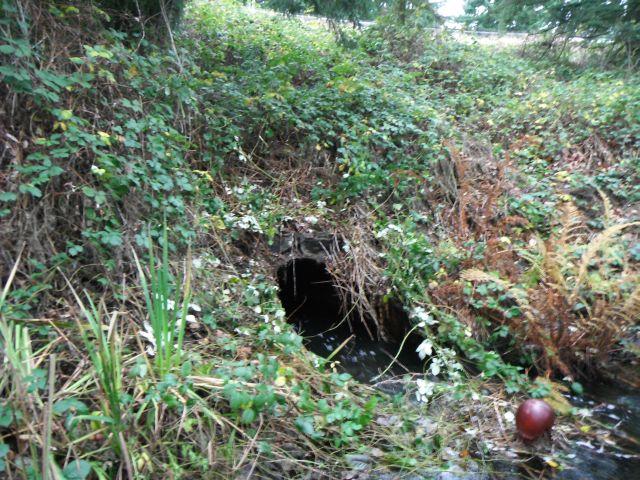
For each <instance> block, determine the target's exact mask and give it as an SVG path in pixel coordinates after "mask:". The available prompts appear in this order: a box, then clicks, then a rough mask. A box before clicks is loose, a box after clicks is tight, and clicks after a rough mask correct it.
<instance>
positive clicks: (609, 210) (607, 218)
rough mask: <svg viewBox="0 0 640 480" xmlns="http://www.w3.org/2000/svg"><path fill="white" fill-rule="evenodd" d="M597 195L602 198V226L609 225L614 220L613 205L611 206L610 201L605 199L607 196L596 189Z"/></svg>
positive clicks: (607, 198)
mask: <svg viewBox="0 0 640 480" xmlns="http://www.w3.org/2000/svg"><path fill="white" fill-rule="evenodd" d="M598 194H599V195H600V198H602V205H603V206H604V224H605V225H610V224H611V223H612V222H613V220H615V215H614V213H613V205H612V204H611V200H609V197H607V194H606V193H604V192H603V191H602V190H600V189H599V188H598Z"/></svg>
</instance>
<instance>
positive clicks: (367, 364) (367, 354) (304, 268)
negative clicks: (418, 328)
mask: <svg viewBox="0 0 640 480" xmlns="http://www.w3.org/2000/svg"><path fill="white" fill-rule="evenodd" d="M278 284H279V287H280V290H279V296H280V301H281V302H282V305H283V307H284V309H285V311H286V313H287V318H288V321H289V323H291V324H293V325H294V327H295V328H296V330H297V331H298V333H299V334H300V335H302V337H303V338H304V343H305V346H306V347H307V348H308V349H309V350H311V351H312V352H314V353H315V354H317V355H320V356H322V357H325V358H331V359H332V360H335V361H337V362H339V368H340V369H342V370H343V371H346V372H347V373H350V374H351V375H352V376H353V377H354V378H356V379H357V380H359V381H361V382H366V383H370V382H372V381H374V379H376V377H378V376H379V375H380V374H381V373H382V372H383V371H384V370H385V369H387V367H388V366H389V365H390V364H391V368H389V369H388V371H387V372H386V373H385V374H384V376H382V377H380V378H377V379H376V380H375V381H376V382H379V381H381V380H387V379H389V378H392V377H394V376H399V375H403V374H406V373H415V372H421V371H422V364H421V362H420V361H419V358H418V355H417V354H416V353H415V348H416V346H417V344H418V343H419V342H420V340H421V339H420V338H419V337H418V336H411V337H410V338H407V339H406V340H405V342H404V346H403V347H402V350H401V351H400V354H399V355H398V357H397V358H396V360H395V361H394V357H396V354H397V353H398V351H399V350H400V347H401V344H402V340H403V338H404V335H405V334H406V332H407V331H409V328H410V325H409V320H408V318H407V317H406V314H405V313H404V311H403V309H402V307H401V306H398V305H396V304H393V303H391V304H386V305H385V306H384V308H383V309H381V310H383V311H386V312H390V314H391V315H394V318H392V319H390V320H391V321H390V326H391V328H390V331H391V332H392V338H390V339H387V340H380V339H378V338H372V336H371V335H370V333H369V332H370V331H371V326H372V322H371V321H370V319H367V318H360V316H359V315H358V314H357V313H356V311H355V310H356V309H354V308H352V306H350V305H344V304H343V302H342V300H341V298H340V295H339V294H338V287H337V286H336V285H335V284H334V282H333V279H332V277H331V275H330V274H329V272H328V271H327V268H326V266H325V265H324V264H323V263H321V262H318V261H316V260H314V259H311V258H297V259H293V260H290V261H289V262H287V263H286V264H284V265H282V266H281V267H280V268H279V269H278ZM364 322H369V323H368V325H369V328H365V324H364Z"/></svg>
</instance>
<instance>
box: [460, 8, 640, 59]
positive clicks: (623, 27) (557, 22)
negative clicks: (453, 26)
mask: <svg viewBox="0 0 640 480" xmlns="http://www.w3.org/2000/svg"><path fill="white" fill-rule="evenodd" d="M465 13H466V15H465V17H464V21H465V22H466V23H467V25H470V26H475V27H477V28H480V29H490V30H507V31H516V32H530V33H549V34H553V35H556V36H566V37H580V38H583V39H585V40H587V41H609V42H611V43H612V44H613V45H615V46H616V47H617V51H614V53H618V54H620V53H624V54H625V56H626V57H627V58H636V57H637V56H638V54H639V53H640V1H638V0H570V1H566V0H468V1H467V4H466V9H465Z"/></svg>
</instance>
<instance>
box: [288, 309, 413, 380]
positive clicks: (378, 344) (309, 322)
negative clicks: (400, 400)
mask: <svg viewBox="0 0 640 480" xmlns="http://www.w3.org/2000/svg"><path fill="white" fill-rule="evenodd" d="M318 316H319V317H321V315H318ZM296 320H297V323H296V327H297V330H298V331H299V333H300V334H301V335H302V336H303V337H304V342H305V346H306V347H307V348H308V349H309V350H311V351H312V352H314V353H315V354H317V355H320V356H321V357H325V358H327V357H328V356H329V355H331V353H332V352H333V351H334V350H336V349H337V348H338V347H340V345H341V344H342V343H343V342H344V341H345V340H346V339H348V338H351V340H349V341H348V342H347V343H346V344H345V345H344V346H343V347H342V348H341V349H340V350H339V351H338V353H336V354H335V355H334V356H333V357H332V360H335V361H337V362H338V368H339V369H340V370H341V371H344V372H346V373H349V374H350V375H351V376H353V377H354V378H355V379H356V380H358V381H360V382H362V383H375V382H378V381H382V380H389V379H391V378H394V377H398V376H402V375H403V374H406V373H415V372H421V371H422V365H421V363H420V362H419V358H418V355H417V353H415V351H413V349H412V348H411V347H410V346H409V345H408V344H405V346H404V348H402V350H401V351H400V354H399V355H398V356H397V359H396V360H395V361H394V358H395V357H396V355H397V354H398V350H399V349H400V345H399V344H395V343H385V342H382V341H379V340H372V339H371V338H370V337H369V335H368V333H367V332H366V331H360V332H357V334H355V335H353V336H352V334H351V329H350V327H349V324H348V323H347V321H346V320H345V321H343V322H342V323H338V324H337V325H335V324H328V323H327V322H326V321H323V318H316V315H314V314H312V313H308V312H307V313H305V314H304V315H301V316H299V317H298V318H297V319H296ZM389 366H390V368H389V369H388V370H387V371H386V373H384V375H382V376H380V375H381V374H382V373H383V372H384V371H385V370H386V369H387V367H389ZM377 377H379V378H377Z"/></svg>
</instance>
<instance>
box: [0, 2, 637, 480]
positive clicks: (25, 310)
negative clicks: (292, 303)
mask: <svg viewBox="0 0 640 480" xmlns="http://www.w3.org/2000/svg"><path fill="white" fill-rule="evenodd" d="M2 9H3V10H2V11H3V15H2V22H1V23H0V37H1V38H0V40H1V45H0V54H1V58H2V66H1V67H0V75H1V76H2V86H1V89H0V95H1V97H2V107H1V108H2V110H1V112H2V124H1V125H0V136H1V138H2V142H3V149H2V154H1V155H2V156H1V158H0V162H1V163H0V165H1V175H0V184H1V185H2V193H0V216H1V226H0V231H1V233H2V252H1V254H0V260H1V262H2V268H3V270H2V275H3V285H4V291H3V294H2V299H1V301H0V313H1V315H2V320H1V323H0V336H1V338H2V340H1V342H2V351H3V355H4V357H3V358H4V361H3V363H2V366H1V368H2V371H3V374H2V377H1V379H0V390H1V391H2V397H3V399H2V400H1V401H0V470H2V471H6V472H10V474H11V475H12V476H13V478H41V477H42V476H43V471H50V472H52V473H51V474H52V475H53V478H63V477H64V478H67V479H72V478H87V477H88V476H89V475H93V476H95V477H97V478H118V477H123V478H128V477H130V478H148V477H152V478H164V477H165V476H168V475H169V472H171V475H173V476H174V477H176V478H196V477H205V478H233V477H240V478H243V477H246V476H249V475H254V476H256V477H257V478H334V477H335V478H342V477H343V476H344V475H347V474H349V473H348V472H352V471H353V470H357V469H358V468H360V467H361V466H362V465H361V464H362V462H363V460H362V458H363V456H364V459H365V460H364V468H365V470H366V469H369V470H371V469H374V470H377V471H379V472H381V473H389V472H394V473H392V474H393V475H404V474H412V473H416V472H418V473H420V475H422V476H423V477H426V478H429V475H434V474H435V473H436V472H438V471H441V470H445V469H447V468H450V467H452V466H455V465H460V464H463V465H464V464H465V463H466V462H469V461H471V460H470V458H468V457H469V452H473V456H474V457H475V459H476V461H479V459H482V458H485V457H484V455H485V454H489V453H491V452H490V451H489V450H488V447H487V446H486V445H487V442H488V440H489V439H493V437H492V435H493V433H491V426H492V425H495V423H496V421H498V420H493V419H494V418H495V416H501V415H503V414H504V413H505V412H508V411H510V409H511V406H510V404H509V403H508V402H507V401H506V400H503V399H501V398H499V396H500V395H502V394H503V393H504V392H508V393H511V394H517V393H527V394H532V395H535V396H545V395H548V394H551V393H552V387H550V385H552V384H550V383H549V382H547V381H542V380H540V378H542V377H544V376H545V375H546V376H547V377H551V378H555V379H557V380H564V381H568V382H570V383H572V384H573V387H574V389H576V390H579V389H580V385H579V383H577V382H578V381H580V380H581V379H583V378H593V377H596V376H597V377H599V378H603V377H612V376H615V375H619V373H620V369H621V368H622V367H624V371H625V372H627V375H626V376H627V377H629V378H630V379H631V380H632V381H633V379H634V375H633V372H637V354H638V347H637V318H638V314H639V313H640V288H639V287H638V285H639V283H640V282H639V280H640V279H639V266H640V243H638V237H637V231H638V229H637V227H638V224H637V222H635V221H637V220H638V210H637V207H638V202H639V201H640V186H639V185H640V181H639V180H640V179H639V178H638V177H639V176H640V165H639V163H638V157H637V149H638V141H639V140H638V138H640V137H639V133H640V131H639V130H640V81H638V78H637V76H636V75H635V74H630V73H628V72H615V71H612V72H603V71H594V70H589V69H583V68H580V67H578V66H575V65H554V64H552V63H551V62H546V61H533V60H531V59H528V58H526V57H524V58H523V57H520V56H518V55H516V53H515V52H511V51H498V50H492V49H486V48H480V47H478V46H477V45H472V46H465V45H462V44H457V43H455V42H453V41H452V40H451V39H450V38H448V37H447V36H446V35H437V36H425V35H424V34H418V33H417V32H409V33H408V32H407V31H398V30H396V29H395V28H393V27H392V26H388V25H382V26H377V27H372V28H370V29H369V30H367V31H364V32H348V35H349V36H350V41H351V43H350V46H349V47H345V46H342V45H340V44H337V43H336V42H335V39H334V37H333V36H332V35H331V34H330V33H329V32H327V31H325V29H324V28H323V27H322V25H321V24H318V25H310V24H302V23H300V22H299V21H297V20H292V19H286V18H282V17H279V16H273V15H271V14H267V13H264V12H259V11H255V10H251V9H244V8H243V7H240V6H239V5H237V4H235V3H233V2H231V1H220V2H192V3H190V4H189V5H188V6H187V11H186V13H185V18H184V23H183V24H182V27H181V29H180V30H177V31H175V32H174V37H175V48H174V46H173V45H166V46H161V45H158V44H154V43H152V42H150V41H149V40H147V39H146V38H143V36H142V35H133V34H125V33H122V32H118V31H114V30H107V29H104V28H103V25H104V23H103V22H104V20H105V19H104V15H105V13H104V12H101V11H99V10H96V9H92V8H89V7H87V6H83V5H81V4H77V5H75V6H74V5H64V6H61V5H58V4H56V3H50V4H49V3H46V2H12V1H7V0H5V1H4V2H3V3H2ZM79 25H82V28H79ZM634 222H635V223H634ZM292 231H299V232H310V231H311V232H313V231H315V232H330V233H332V234H333V235H335V236H337V237H339V238H340V240H341V243H342V245H343V249H342V252H341V253H337V254H335V258H334V259H333V263H330V264H329V265H328V267H329V269H330V270H331V273H332V274H333V275H334V276H335V278H336V282H338V283H339V284H340V285H341V286H342V287H344V290H345V291H347V292H348V295H347V297H348V299H349V300H350V301H352V302H353V303H354V304H355V305H356V306H358V308H360V309H361V310H362V313H363V314H364V315H365V316H367V318H369V320H370V321H371V322H372V324H375V325H377V327H378V328H379V331H380V334H381V335H384V334H385V325H384V318H378V316H377V315H376V311H377V309H376V308H374V307H372V303H373V301H372V299H374V298H378V299H381V300H380V301H381V302H385V301H390V299H395V300H396V301H400V302H402V304H403V305H404V306H405V308H406V310H407V313H409V314H410V317H411V320H412V322H413V323H412V327H414V328H415V330H416V331H417V332H419V333H420V334H421V335H422V336H423V337H424V342H423V343H422V345H421V346H420V353H421V354H423V355H422V356H423V357H425V365H424V367H425V377H424V378H422V377H420V378H419V382H418V383H417V384H416V385H417V386H416V387H414V386H412V385H411V384H410V385H409V386H408V387H407V393H406V394H399V395H397V396H395V397H392V398H391V397H388V396H386V395H384V394H382V393H380V392H377V391H376V390H374V389H372V388H371V387H369V386H364V385H359V384H357V383H356V382H354V381H353V380H352V379H350V378H349V376H348V375H346V374H344V373H339V370H335V368H334V366H333V365H331V364H330V363H328V362H325V361H324V360H323V359H320V358H317V357H315V356H314V355H312V354H310V353H308V352H306V350H305V349H304V348H303V346H302V339H301V337H300V336H298V335H297V334H296V333H294V331H293V330H292V328H291V326H290V325H288V324H287V322H286V319H285V316H286V315H285V312H284V311H283V309H282V308H281V306H280V302H279V300H278V297H277V287H276V281H275V278H274V271H275V265H274V264H273V263H272V262H273V261H274V260H273V258H272V257H271V256H270V255H269V254H268V248H267V247H268V245H269V244H270V243H271V242H272V241H273V240H274V238H275V237H276V236H277V235H279V234H283V233H287V232H292ZM156 257H158V259H156ZM629 372H631V374H629ZM537 376H539V377H540V378H538V379H537V380H536V377H537ZM488 379H491V382H489V380H488ZM438 380H440V381H438ZM635 381H637V377H635ZM414 383H415V382H414ZM416 389H417V393H418V395H417V399H418V401H417V402H414V401H409V400H408V398H409V397H410V398H411V399H413V398H416ZM516 398H517V397H516ZM452 402H455V403H456V406H457V408H455V409H452V408H447V406H448V405H449V404H451V403H452ZM460 405H463V407H460ZM479 412H482V415H483V418H485V422H484V423H483V424H482V425H475V424H474V428H475V429H476V431H475V433H469V431H468V430H470V429H467V428H466V427H465V425H467V424H468V423H469V422H471V419H472V418H476V419H477V417H478V415H479ZM565 413H567V412H566V411H565ZM475 421H477V420H475ZM499 421H500V425H502V420H499ZM581 421H585V420H581V419H579V418H577V417H575V418H574V417H567V422H569V423H572V422H576V423H578V422H581ZM483 425H484V426H483ZM478 429H479V430H480V431H481V432H483V433H481V434H478ZM571 432H572V434H576V432H579V431H578V430H577V429H575V428H574V429H573V430H571ZM494 433H495V432H494ZM500 438H502V440H503V441H504V435H502V436H501V437H500ZM497 442H498V443H499V440H495V439H493V443H494V444H495V443H497ZM494 453H495V452H494ZM358 462H360V463H358ZM354 465H360V467H358V466H354ZM90 471H92V473H90ZM399 472H402V473H399ZM56 475H57V477H56Z"/></svg>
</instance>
